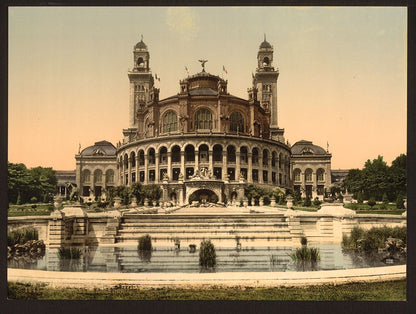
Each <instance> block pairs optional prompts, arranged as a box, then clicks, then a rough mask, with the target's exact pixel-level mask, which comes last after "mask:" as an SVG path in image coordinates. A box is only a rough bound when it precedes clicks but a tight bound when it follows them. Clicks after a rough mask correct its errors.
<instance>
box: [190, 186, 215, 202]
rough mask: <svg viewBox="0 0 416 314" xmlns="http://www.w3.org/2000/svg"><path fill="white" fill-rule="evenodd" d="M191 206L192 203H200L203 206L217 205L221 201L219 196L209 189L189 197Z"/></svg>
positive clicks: (198, 191) (197, 191) (196, 192)
mask: <svg viewBox="0 0 416 314" xmlns="http://www.w3.org/2000/svg"><path fill="white" fill-rule="evenodd" d="M188 201H189V204H192V202H199V203H201V204H206V203H217V202H218V201H219V199H218V196H217V194H216V193H215V192H213V191H211V190H208V189H200V190H196V191H195V192H193V193H192V194H191V195H189V199H188Z"/></svg>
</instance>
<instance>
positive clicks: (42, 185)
mask: <svg viewBox="0 0 416 314" xmlns="http://www.w3.org/2000/svg"><path fill="white" fill-rule="evenodd" d="M29 172H30V175H31V177H32V180H31V183H30V194H31V196H32V197H33V196H35V197H36V198H37V199H38V200H41V201H43V202H45V203H47V202H50V201H52V199H53V198H52V196H53V194H54V193H55V189H56V183H57V179H56V175H55V171H54V170H53V169H52V168H50V167H49V168H44V167H36V168H32V169H30V170H29Z"/></svg>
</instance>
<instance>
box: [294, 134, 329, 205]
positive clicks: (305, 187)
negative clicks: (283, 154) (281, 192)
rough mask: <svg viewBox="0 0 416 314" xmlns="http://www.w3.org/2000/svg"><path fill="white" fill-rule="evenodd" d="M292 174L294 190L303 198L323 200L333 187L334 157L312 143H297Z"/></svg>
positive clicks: (303, 141)
mask: <svg viewBox="0 0 416 314" xmlns="http://www.w3.org/2000/svg"><path fill="white" fill-rule="evenodd" d="M291 151H292V158H291V173H292V174H293V189H294V191H297V192H299V193H300V194H301V195H302V196H308V197H310V198H315V197H318V198H319V199H321V200H322V199H323V197H324V195H325V191H328V190H329V188H330V185H331V157H332V155H331V154H330V153H329V152H328V151H325V150H324V149H323V148H322V147H320V146H317V145H314V144H313V143H312V142H310V141H305V140H302V141H299V142H296V143H295V144H294V145H293V146H292V147H291Z"/></svg>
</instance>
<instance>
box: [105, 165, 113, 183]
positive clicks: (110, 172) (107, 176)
mask: <svg viewBox="0 0 416 314" xmlns="http://www.w3.org/2000/svg"><path fill="white" fill-rule="evenodd" d="M105 181H106V183H107V184H113V183H114V170H113V169H108V170H107V171H106V172H105Z"/></svg>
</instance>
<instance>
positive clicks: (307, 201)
mask: <svg viewBox="0 0 416 314" xmlns="http://www.w3.org/2000/svg"><path fill="white" fill-rule="evenodd" d="M303 205H305V206H306V207H309V206H311V205H312V202H311V198H310V197H309V195H308V196H306V198H305V201H304V202H303Z"/></svg>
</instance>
